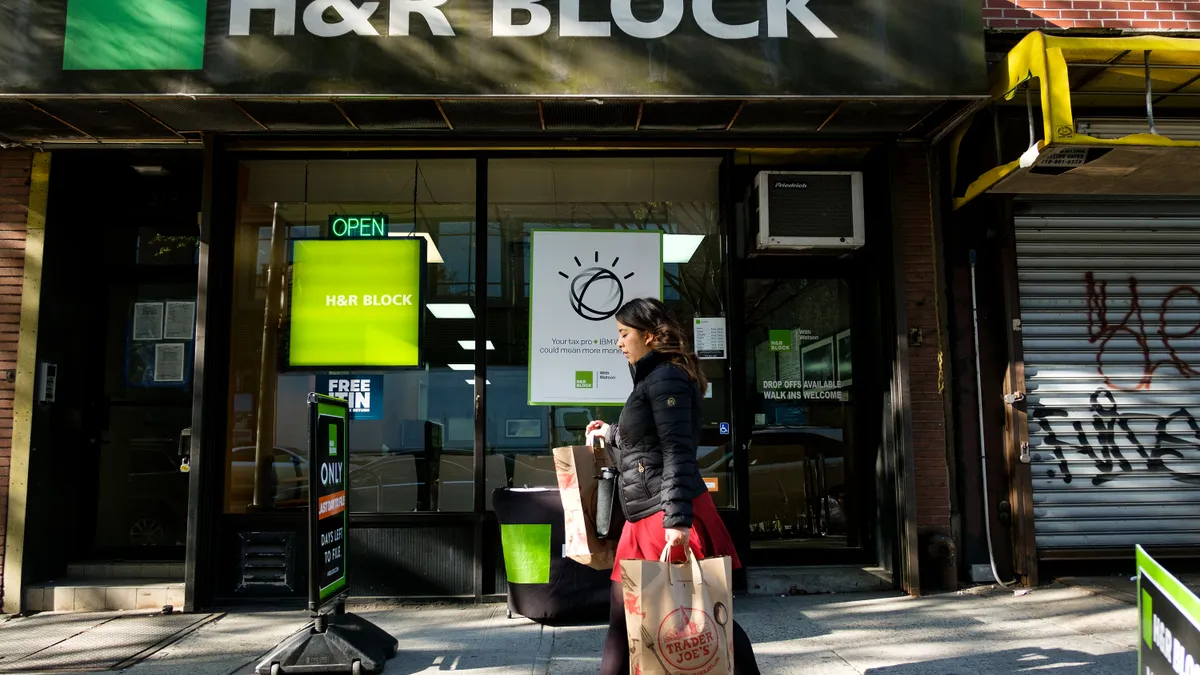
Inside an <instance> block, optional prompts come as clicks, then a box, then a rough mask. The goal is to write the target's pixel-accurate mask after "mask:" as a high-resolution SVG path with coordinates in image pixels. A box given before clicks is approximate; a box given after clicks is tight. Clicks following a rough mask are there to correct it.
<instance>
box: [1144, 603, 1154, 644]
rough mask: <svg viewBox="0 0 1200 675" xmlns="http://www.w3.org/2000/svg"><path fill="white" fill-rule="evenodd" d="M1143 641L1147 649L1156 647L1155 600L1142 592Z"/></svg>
mask: <svg viewBox="0 0 1200 675" xmlns="http://www.w3.org/2000/svg"><path fill="white" fill-rule="evenodd" d="M1142 639H1143V640H1145V641H1146V646H1147V647H1153V646H1154V599H1153V598H1151V597H1150V594H1149V593H1147V592H1146V591H1142Z"/></svg>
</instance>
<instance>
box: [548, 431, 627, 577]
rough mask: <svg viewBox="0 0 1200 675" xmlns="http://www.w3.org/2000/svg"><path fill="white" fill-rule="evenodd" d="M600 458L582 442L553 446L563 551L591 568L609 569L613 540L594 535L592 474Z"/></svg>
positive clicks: (594, 487) (594, 506) (593, 478)
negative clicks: (579, 443)
mask: <svg viewBox="0 0 1200 675" xmlns="http://www.w3.org/2000/svg"><path fill="white" fill-rule="evenodd" d="M601 452H602V451H601ZM601 461H602V459H601V456H597V454H596V451H594V450H592V449H591V448H590V447H588V446H586V445H572V446H568V447H564V448H555V449H554V473H555V475H556V476H557V478H558V493H559V496H560V497H561V498H562V505H563V516H564V519H563V523H564V526H565V528H566V531H565V534H566V543H565V544H564V546H563V555H565V556H566V557H568V558H570V559H572V560H574V561H575V562H577V563H580V564H583V565H587V566H588V567H591V568H593V569H598V570H611V569H612V567H613V561H614V560H615V558H616V545H615V542H611V541H605V540H603V539H601V538H599V537H597V536H596V488H597V481H596V477H597V476H599V475H600V467H601Z"/></svg>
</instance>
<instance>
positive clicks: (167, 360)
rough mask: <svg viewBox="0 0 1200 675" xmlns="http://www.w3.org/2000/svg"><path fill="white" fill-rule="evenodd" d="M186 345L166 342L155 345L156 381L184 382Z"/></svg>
mask: <svg viewBox="0 0 1200 675" xmlns="http://www.w3.org/2000/svg"><path fill="white" fill-rule="evenodd" d="M186 353H187V349H185V345H184V344H183V343H179V342H164V343H161V344H157V345H154V381H155V382H183V375H184V364H185V362H184V355H185V354H186Z"/></svg>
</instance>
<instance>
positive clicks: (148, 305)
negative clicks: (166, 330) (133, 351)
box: [133, 302, 163, 340]
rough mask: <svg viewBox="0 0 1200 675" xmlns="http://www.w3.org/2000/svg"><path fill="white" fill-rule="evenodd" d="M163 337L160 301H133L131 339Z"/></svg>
mask: <svg viewBox="0 0 1200 675" xmlns="http://www.w3.org/2000/svg"><path fill="white" fill-rule="evenodd" d="M162 337H163V304H162V303H161V302H135V303H133V339H134V340H161V339H162Z"/></svg>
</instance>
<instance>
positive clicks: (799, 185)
mask: <svg viewBox="0 0 1200 675" xmlns="http://www.w3.org/2000/svg"><path fill="white" fill-rule="evenodd" d="M775 187H777V188H784V189H789V190H807V189H808V183H776V184H775Z"/></svg>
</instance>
